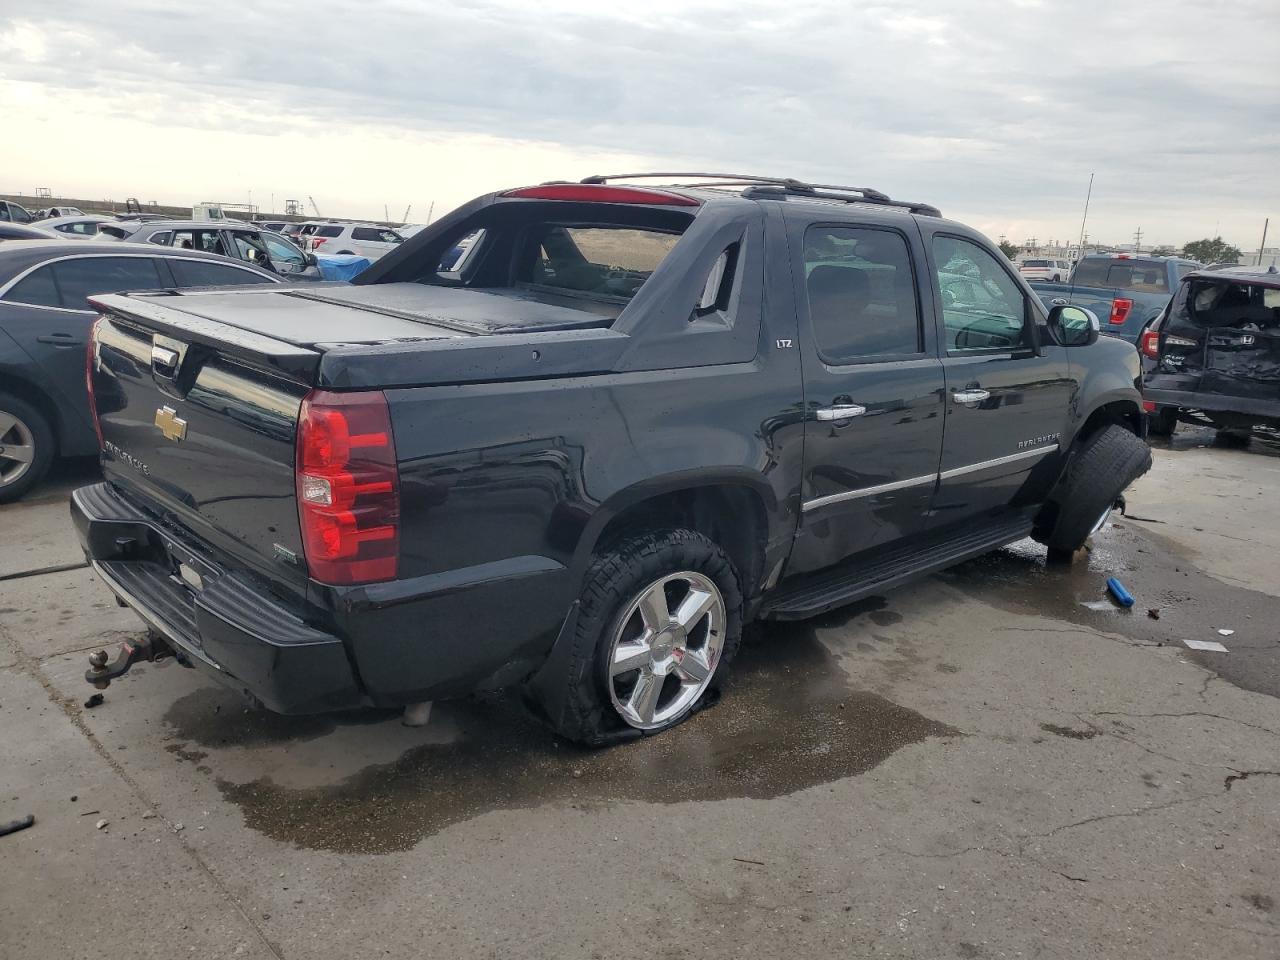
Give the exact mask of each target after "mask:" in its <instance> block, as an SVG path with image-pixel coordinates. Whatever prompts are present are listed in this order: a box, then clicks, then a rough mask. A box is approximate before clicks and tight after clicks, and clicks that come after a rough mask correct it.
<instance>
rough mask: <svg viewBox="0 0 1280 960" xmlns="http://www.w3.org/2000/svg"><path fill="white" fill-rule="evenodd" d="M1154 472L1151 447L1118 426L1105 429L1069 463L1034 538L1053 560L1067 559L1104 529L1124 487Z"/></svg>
mask: <svg viewBox="0 0 1280 960" xmlns="http://www.w3.org/2000/svg"><path fill="white" fill-rule="evenodd" d="M1150 469H1151V448H1150V447H1148V446H1147V444H1146V442H1145V441H1144V440H1143V439H1142V438H1141V437H1139V436H1138V435H1137V434H1135V433H1132V432H1131V431H1129V430H1126V429H1125V428H1124V427H1122V426H1119V425H1118V424H1111V425H1109V426H1106V427H1103V428H1102V429H1101V430H1099V431H1098V432H1097V433H1095V434H1094V435H1093V436H1092V437H1090V438H1089V439H1088V440H1086V441H1085V442H1084V445H1083V447H1082V448H1081V449H1080V450H1079V452H1077V453H1076V454H1075V456H1074V457H1073V458H1072V460H1071V462H1070V463H1068V464H1067V472H1066V475H1065V476H1064V477H1063V478H1062V481H1061V483H1060V485H1059V488H1058V490H1057V492H1056V493H1055V494H1054V497H1053V501H1052V503H1051V504H1049V505H1048V506H1047V507H1046V512H1045V514H1044V515H1042V516H1041V518H1040V519H1039V520H1037V524H1036V529H1035V530H1034V531H1033V533H1032V535H1033V536H1034V537H1035V538H1036V539H1037V540H1039V541H1040V542H1041V543H1043V544H1045V546H1047V547H1048V548H1049V554H1050V556H1052V557H1060V558H1061V557H1067V556H1070V555H1071V554H1073V553H1075V551H1077V550H1079V549H1080V548H1081V547H1083V546H1084V544H1085V541H1086V540H1088V539H1089V537H1090V536H1091V535H1092V534H1093V533H1095V532H1097V531H1098V530H1099V529H1101V527H1102V525H1103V524H1104V523H1106V521H1107V518H1108V517H1109V516H1110V515H1111V509H1112V507H1113V505H1114V504H1115V502H1116V500H1118V499H1119V497H1120V494H1121V493H1123V492H1124V489H1125V488H1126V487H1127V486H1129V484H1131V483H1133V481H1134V480H1137V479H1138V477H1140V476H1142V475H1143V474H1144V473H1146V472H1147V471H1148V470H1150Z"/></svg>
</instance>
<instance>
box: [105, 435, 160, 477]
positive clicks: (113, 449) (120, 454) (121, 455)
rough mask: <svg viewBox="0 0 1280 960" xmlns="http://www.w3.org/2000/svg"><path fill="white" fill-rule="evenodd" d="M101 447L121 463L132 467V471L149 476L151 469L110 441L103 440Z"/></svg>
mask: <svg viewBox="0 0 1280 960" xmlns="http://www.w3.org/2000/svg"><path fill="white" fill-rule="evenodd" d="M102 446H103V447H104V448H106V450H107V452H108V453H110V454H111V455H112V456H113V457H115V458H116V459H117V460H119V461H120V462H121V463H127V464H128V465H129V466H131V467H133V469H135V470H137V471H139V472H140V473H141V474H142V475H143V476H144V477H149V476H151V468H150V467H148V466H147V465H146V464H145V463H143V462H142V461H141V460H139V459H138V458H137V457H135V456H134V455H133V454H131V453H129V452H128V451H127V450H123V449H121V448H120V447H118V446H116V445H115V444H114V443H112V442H111V441H110V440H103V441H102Z"/></svg>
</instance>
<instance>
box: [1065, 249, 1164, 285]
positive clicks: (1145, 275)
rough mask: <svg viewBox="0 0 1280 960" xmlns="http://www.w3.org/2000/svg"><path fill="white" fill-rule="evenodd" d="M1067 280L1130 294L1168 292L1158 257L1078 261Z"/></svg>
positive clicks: (1162, 262)
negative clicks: (1129, 292)
mask: <svg viewBox="0 0 1280 960" xmlns="http://www.w3.org/2000/svg"><path fill="white" fill-rule="evenodd" d="M1071 282H1072V283H1074V284H1078V285H1080V286H1085V287H1115V288H1116V289H1119V290H1129V291H1132V292H1133V293H1168V292H1169V271H1168V269H1167V268H1166V266H1165V264H1164V261H1162V260H1133V259H1124V260H1121V259H1119V258H1112V257H1099V258H1097V259H1089V260H1081V261H1080V265H1079V266H1077V267H1076V270H1075V273H1074V274H1072V276H1071Z"/></svg>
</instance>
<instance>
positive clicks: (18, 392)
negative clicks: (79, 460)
mask: <svg viewBox="0 0 1280 960" xmlns="http://www.w3.org/2000/svg"><path fill="white" fill-rule="evenodd" d="M0 393H7V394H9V395H10V396H14V397H17V398H18V399H19V400H25V401H26V402H27V403H29V404H31V405H32V406H33V407H35V408H36V409H37V410H39V411H40V412H41V413H42V414H44V418H45V420H47V421H48V422H49V429H50V430H52V431H53V442H54V449H55V450H59V449H61V446H62V420H61V419H60V418H59V417H58V408H57V405H56V404H54V402H53V401H52V400H50V399H49V397H48V396H47V395H46V394H45V392H44V391H43V390H41V389H39V388H38V387H34V386H32V385H31V384H30V383H27V381H25V380H18V379H16V378H13V377H5V378H4V380H3V381H0Z"/></svg>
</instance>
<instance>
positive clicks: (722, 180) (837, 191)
mask: <svg viewBox="0 0 1280 960" xmlns="http://www.w3.org/2000/svg"><path fill="white" fill-rule="evenodd" d="M667 177H681V178H689V177H701V178H705V179H707V180H708V181H709V182H707V183H694V184H686V186H693V187H746V189H745V190H743V191H742V195H743V196H748V197H749V196H782V197H785V196H787V195H794V196H802V197H813V198H815V199H819V200H843V201H844V202H845V203H879V204H884V205H885V206H890V207H902V208H903V209H906V210H909V211H911V212H912V213H919V214H922V215H925V216H930V217H940V216H942V212H941V211H940V210H939V209H938V208H937V207H935V206H933V205H931V204H928V203H916V202H914V201H907V200H894V199H892V198H891V197H890V196H889V195H888V194H887V193H882V192H881V191H879V190H876V189H874V188H872V187H846V186H842V185H840V184H834V183H807V182H806V181H804V180H797V179H795V178H794V177H758V176H754V175H752V174H743V173H688V172H672V173H611V174H597V175H596V176H592V177H584V178H583V179H582V181H581V182H582V183H607V182H608V181H610V180H647V179H656V178H667ZM847 194H855V196H847Z"/></svg>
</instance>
